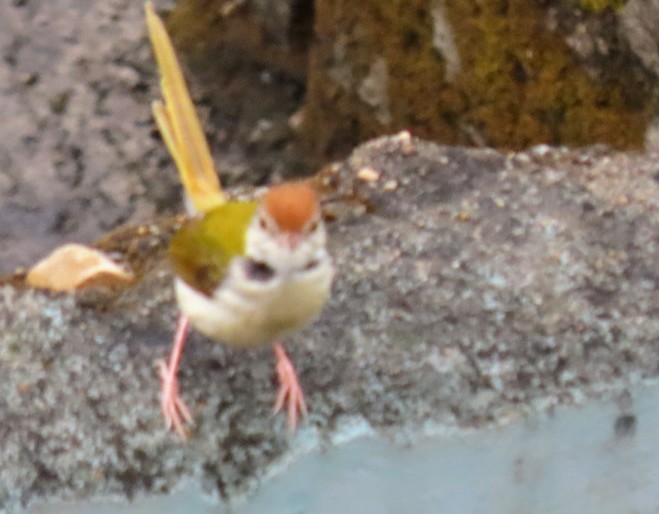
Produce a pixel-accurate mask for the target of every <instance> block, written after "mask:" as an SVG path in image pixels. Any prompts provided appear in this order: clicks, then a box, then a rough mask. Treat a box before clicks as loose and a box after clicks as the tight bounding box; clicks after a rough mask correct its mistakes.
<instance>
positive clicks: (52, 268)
mask: <svg viewBox="0 0 659 514" xmlns="http://www.w3.org/2000/svg"><path fill="white" fill-rule="evenodd" d="M26 280H27V283H28V285H30V286H32V287H39V288H43V289H49V290H51V291H75V290H79V289H84V288H90V287H115V286H125V285H126V284H128V283H129V282H131V281H132V280H133V275H132V273H129V272H127V271H126V270H124V269H123V268H122V267H121V266H119V265H118V264H117V263H115V262H114V261H112V260H111V259H110V258H109V257H108V256H107V255H105V254H104V253H102V252H99V251H98V250H94V249H92V248H89V247H87V246H84V245H80V244H67V245H64V246H60V247H59V248H56V249H55V250H53V252H52V253H51V254H50V255H48V256H47V257H45V258H44V259H42V260H41V261H39V262H38V263H37V264H35V265H34V266H33V267H32V268H31V269H30V271H29V272H28V274H27V278H26Z"/></svg>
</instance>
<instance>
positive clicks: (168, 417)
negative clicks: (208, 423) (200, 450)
mask: <svg viewBox="0 0 659 514" xmlns="http://www.w3.org/2000/svg"><path fill="white" fill-rule="evenodd" d="M188 325H189V321H188V318H186V317H185V316H183V315H181V316H180V317H179V319H178V324H177V326H176V335H175V336H174V344H173V346H172V353H171V354H170V356H169V365H167V363H166V362H165V360H164V359H162V360H160V361H158V368H159V370H160V381H161V382H162V387H161V390H160V408H161V410H162V415H163V417H164V418H165V424H166V426H167V430H169V429H171V428H172V427H173V428H174V430H176V432H178V434H179V435H180V436H181V437H182V438H183V439H187V436H188V435H187V433H186V431H185V429H184V428H183V425H184V424H185V423H187V424H190V425H193V424H194V419H193V417H192V414H191V413H190V409H188V407H187V405H186V404H185V403H184V402H183V400H182V399H181V397H180V396H179V394H178V393H179V388H178V377H177V374H178V366H179V363H180V362H181V354H182V353H183V347H184V346H185V338H186V336H187V332H188Z"/></svg>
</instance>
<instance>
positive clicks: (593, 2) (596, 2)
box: [579, 0, 627, 12]
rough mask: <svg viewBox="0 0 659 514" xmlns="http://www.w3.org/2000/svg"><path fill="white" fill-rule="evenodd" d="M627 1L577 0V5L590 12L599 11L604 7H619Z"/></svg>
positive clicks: (614, 8) (615, 8)
mask: <svg viewBox="0 0 659 514" xmlns="http://www.w3.org/2000/svg"><path fill="white" fill-rule="evenodd" d="M626 3H627V0H579V6H580V7H581V8H582V9H584V10H586V11H591V12H600V11H603V10H604V9H608V8H611V9H613V10H617V9H620V8H621V7H623V6H624V5H625V4H626Z"/></svg>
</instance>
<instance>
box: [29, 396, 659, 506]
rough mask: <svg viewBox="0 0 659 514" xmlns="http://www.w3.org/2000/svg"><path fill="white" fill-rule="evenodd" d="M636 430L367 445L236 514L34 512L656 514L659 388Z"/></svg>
mask: <svg viewBox="0 0 659 514" xmlns="http://www.w3.org/2000/svg"><path fill="white" fill-rule="evenodd" d="M631 412H632V413H633V414H634V416H635V417H636V420H635V426H634V427H633V428H632V429H631V430H629V431H628V432H627V435H625V436H618V437H616V436H615V431H614V423H615V420H616V418H617V417H618V416H619V414H620V412H619V409H618V408H617V407H616V405H615V404H613V403H612V402H597V403H591V404H588V405H586V406H584V407H581V408H570V409H561V410H559V411H558V412H557V413H556V414H555V415H554V416H552V417H547V416H544V417H543V419H536V420H534V421H529V420H525V421H520V422H517V423H512V424H510V425H508V426H506V427H503V428H498V429H490V430H484V431H478V432H472V433H470V434H466V435H465V434H462V435H452V436H443V437H436V438H432V439H426V440H423V441H420V442H417V443H415V444H414V445H412V446H411V447H407V448H403V447H400V446H396V445H393V444H392V443H390V442H387V441H383V440H377V439H370V438H369V439H367V438H364V439H359V440H355V441H352V442H350V443H347V444H345V445H342V446H339V447H337V448H333V449H331V450H329V451H327V452H324V453H316V454H313V455H310V456H307V457H305V458H303V459H302V460H301V461H299V462H298V463H296V464H295V465H293V466H292V467H291V468H290V469H288V470H287V471H286V472H284V473H282V474H281V475H279V476H276V477H275V478H274V479H271V480H270V481H268V482H267V483H265V484H263V485H262V486H261V488H260V489H259V490H258V491H256V493H254V494H253V495H252V496H250V497H249V498H248V499H246V500H245V501H244V502H241V503H239V504H234V505H233V506H232V507H231V508H229V507H228V506H227V505H220V504H218V503H216V502H212V501H210V500H208V499H206V498H205V497H204V495H202V494H201V493H200V492H199V490H198V489H196V488H194V487H190V488H188V489H187V490H186V491H183V492H180V493H178V494H175V495H173V496H171V497H167V498H156V499H148V500H142V501H137V502H135V503H134V504H132V505H129V506H126V505H110V504H108V505H100V504H94V505H93V506H90V505H81V506H76V507H75V508H74V507H73V506H70V505H68V506H66V507H59V508H56V507H48V508H33V509H31V510H30V511H29V513H30V514H60V513H61V514H64V513H66V514H87V513H92V512H93V513H94V514H147V513H148V514H151V513H157V514H175V513H176V514H179V513H183V512H185V513H186V514H210V513H213V514H225V513H231V514H264V513H267V514H337V513H339V514H353V513H354V514H357V513H359V514H376V513H377V514H389V513H391V514H401V513H414V514H435V513H442V514H458V513H459V514H469V513H479V514H480V513H487V514H517V513H520V514H521V513H524V514H527V513H533V514H536V513H537V514H550V513H551V514H554V513H555V514H559V513H560V514H571V513H579V514H589V513H597V514H627V513H629V514H632V513H634V514H645V513H659V389H658V388H652V389H641V390H639V391H637V392H636V394H635V395H634V408H633V409H632V410H631Z"/></svg>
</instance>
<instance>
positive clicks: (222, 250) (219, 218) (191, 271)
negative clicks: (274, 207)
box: [169, 202, 258, 296]
mask: <svg viewBox="0 0 659 514" xmlns="http://www.w3.org/2000/svg"><path fill="white" fill-rule="evenodd" d="M257 205H258V204H257V203H256V202H228V203H225V204H224V205H221V206H220V207H217V208H216V209H213V210H212V211H210V212H209V213H207V214H206V215H205V216H204V217H203V218H201V219H193V220H190V221H188V222H187V223H186V224H185V225H183V226H182V227H181V228H180V229H179V231H178V232H177V233H176V234H174V237H172V241H171V243H170V246H169V258H170V261H171V263H172V266H173V268H174V271H175V272H176V274H177V275H178V276H179V277H180V278H181V279H183V280H184V281H185V282H186V283H187V284H188V285H189V286H191V287H193V288H194V289H196V290H198V291H200V292H202V293H204V294H206V295H207V296H211V295H212V294H213V291H214V290H215V288H216V287H217V286H218V284H219V283H220V282H221V281H222V278H223V277H224V274H225V273H226V270H227V267H228V266H229V262H230V261H231V259H233V258H234V257H236V256H238V255H243V254H244V253H245V234H246V232H247V227H248V226H249V224H250V222H251V221H252V218H253V217H254V214H255V212H256V208H257Z"/></svg>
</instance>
